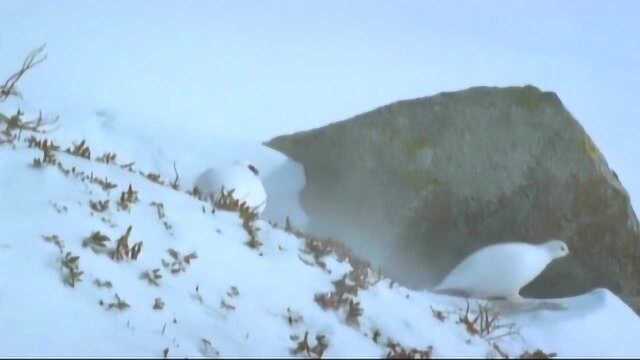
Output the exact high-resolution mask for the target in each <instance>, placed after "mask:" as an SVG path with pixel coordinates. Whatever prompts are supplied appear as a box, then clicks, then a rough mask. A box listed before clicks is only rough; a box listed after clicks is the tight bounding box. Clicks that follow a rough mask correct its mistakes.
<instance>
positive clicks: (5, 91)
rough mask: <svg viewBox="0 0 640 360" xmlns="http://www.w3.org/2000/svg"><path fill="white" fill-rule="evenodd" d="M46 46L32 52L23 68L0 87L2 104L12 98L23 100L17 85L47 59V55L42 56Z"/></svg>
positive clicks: (24, 62)
mask: <svg viewBox="0 0 640 360" xmlns="http://www.w3.org/2000/svg"><path fill="white" fill-rule="evenodd" d="M45 46H46V44H43V45H42V46H40V47H38V48H36V49H34V50H31V52H30V53H29V54H27V57H26V58H25V59H24V61H23V62H22V67H21V68H20V70H18V71H17V72H15V73H14V74H13V75H11V76H9V78H8V79H7V80H6V81H5V82H4V84H2V85H0V102H4V101H5V100H7V98H9V97H10V96H16V97H18V98H21V97H22V96H21V94H20V92H19V91H18V90H17V89H16V84H17V83H18V81H20V79H21V78H22V77H23V76H24V74H26V73H27V71H29V70H31V69H32V68H33V67H34V66H36V65H38V64H40V63H42V62H43V61H45V60H46V59H47V55H46V54H44V55H42V52H43V51H44V48H45Z"/></svg>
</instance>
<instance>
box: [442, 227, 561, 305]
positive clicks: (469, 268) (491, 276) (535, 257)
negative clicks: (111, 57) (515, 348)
mask: <svg viewBox="0 0 640 360" xmlns="http://www.w3.org/2000/svg"><path fill="white" fill-rule="evenodd" d="M567 254H569V248H568V247H567V245H566V244H565V243H564V242H563V241H560V240H551V241H547V242H545V243H542V244H537V245H533V244H528V243H523V242H511V243H502V244H495V245H490V246H487V247H484V248H482V249H480V250H478V251H476V252H474V253H473V254H471V255H469V256H468V257H467V258H465V259H464V260H463V261H462V262H461V263H460V264H458V265H457V266H456V267H455V268H454V269H453V270H452V271H451V272H450V273H449V274H448V275H447V276H446V277H445V278H444V280H443V281H442V282H441V283H440V284H439V285H438V286H436V287H435V289H434V292H436V293H442V294H449V295H457V296H465V297H472V298H479V299H492V298H505V299H508V300H511V301H520V300H522V298H521V297H520V289H522V288H523V287H524V286H525V285H527V284H528V283H530V282H531V281H532V280H533V279H535V278H536V277H537V276H538V275H540V273H542V271H543V270H544V269H545V268H546V267H547V265H549V263H550V262H551V261H553V260H554V259H557V258H561V257H563V256H566V255H567Z"/></svg>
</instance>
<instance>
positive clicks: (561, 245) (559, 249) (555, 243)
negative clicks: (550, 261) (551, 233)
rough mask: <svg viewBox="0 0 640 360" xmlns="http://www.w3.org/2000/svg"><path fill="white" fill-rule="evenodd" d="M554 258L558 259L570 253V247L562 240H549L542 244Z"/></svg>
mask: <svg viewBox="0 0 640 360" xmlns="http://www.w3.org/2000/svg"><path fill="white" fill-rule="evenodd" d="M542 247H544V248H545V249H546V250H547V252H548V253H549V254H550V255H551V257H552V258H554V259H558V258H561V257H564V256H567V255H569V247H568V246H567V244H566V243H565V242H564V241H562V240H555V239H554V240H549V241H547V242H545V243H543V244H542Z"/></svg>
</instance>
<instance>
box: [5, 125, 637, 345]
mask: <svg viewBox="0 0 640 360" xmlns="http://www.w3.org/2000/svg"><path fill="white" fill-rule="evenodd" d="M112 125H113V126H111V127H109V128H105V127H104V126H102V125H99V123H98V125H96V123H95V122H94V123H91V122H90V121H87V122H85V123H84V128H79V129H73V128H70V129H68V128H65V127H64V126H62V127H60V128H59V129H58V130H57V131H55V132H53V133H50V134H46V135H40V136H41V137H42V136H46V137H48V138H50V139H54V142H55V143H56V144H58V145H60V146H61V150H64V149H65V148H66V147H68V146H70V145H71V143H70V142H71V141H72V140H71V139H72V138H73V135H76V136H79V137H84V138H86V139H87V144H88V145H89V146H90V147H91V149H92V151H93V153H92V154H93V157H92V159H93V160H88V159H85V158H81V157H78V156H73V155H71V154H68V153H65V152H64V151H58V152H56V158H57V160H59V161H60V163H61V164H62V167H63V168H65V169H70V168H72V167H75V169H76V175H73V174H69V175H65V174H64V173H63V171H62V170H60V169H59V168H57V167H56V166H53V165H49V166H44V167H42V168H35V167H33V166H31V164H32V162H33V159H34V158H39V157H41V156H42V151H41V150H39V149H36V148H28V146H27V144H26V143H25V141H24V139H26V138H27V137H28V136H29V135H30V134H28V133H23V134H22V135H21V136H22V141H19V142H16V144H15V147H12V146H11V145H9V144H5V145H2V146H0V199H2V201H1V202H0V214H4V215H3V216H2V217H1V218H0V227H1V228H2V229H3V236H2V239H1V240H0V261H1V262H2V264H3V266H2V272H0V333H2V334H3V337H2V340H0V347H1V348H2V353H3V355H5V356H25V355H29V356H163V355H164V350H165V349H168V356H175V357H197V356H225V357H228V356H272V357H275V356H290V355H292V353H291V351H292V350H293V349H294V348H296V346H297V343H298V342H299V341H301V339H303V338H304V335H305V332H308V334H309V336H308V338H309V343H310V346H311V347H313V346H315V344H316V343H317V340H316V336H317V335H322V336H324V337H325V339H326V342H327V343H328V347H327V348H326V351H325V352H324V353H323V356H328V357H345V356H358V357H380V356H385V355H386V354H387V353H388V352H389V351H390V349H389V347H388V346H387V343H388V342H389V341H392V342H396V343H398V344H400V345H401V346H402V347H403V348H405V349H407V350H409V349H412V348H414V349H419V350H423V351H427V350H428V349H430V347H432V348H431V349H432V350H431V351H432V353H431V355H433V356H436V357H444V356H474V357H476V356H480V357H484V356H497V355H498V353H497V352H496V350H495V348H494V344H496V345H497V347H498V348H499V349H501V351H503V352H505V353H507V354H509V355H510V356H518V355H520V354H522V353H523V352H525V351H530V352H533V351H535V350H537V349H541V350H543V351H545V352H547V353H549V352H555V353H557V354H558V355H559V356H594V355H595V356H637V355H639V354H640V344H639V343H638V341H637V340H638V335H637V334H639V333H640V319H638V316H637V315H636V314H635V313H634V312H633V311H632V310H630V309H629V308H628V307H627V306H626V305H625V304H624V303H623V302H622V301H621V300H620V299H618V298H617V297H616V296H615V295H613V294H612V293H610V292H609V291H608V290H605V289H597V290H594V291H593V292H590V293H588V294H584V295H582V296H578V297H575V298H569V299H556V300H549V301H555V302H560V303H562V304H564V305H565V306H566V309H565V310H548V309H539V310H535V311H528V312H526V311H516V312H512V313H508V312H505V313H504V314H503V315H502V317H501V318H500V319H499V321H498V322H499V323H500V324H504V325H508V324H512V325H511V327H502V328H497V329H494V330H493V331H492V332H491V333H490V334H483V335H482V336H480V335H474V334H472V333H470V332H469V331H468V330H467V328H466V326H465V325H464V324H463V323H460V322H459V321H458V320H459V318H460V317H461V316H464V313H465V307H466V303H465V302H464V301H463V300H461V299H458V298H453V297H448V296H443V295H436V294H432V293H430V292H428V291H413V290H409V289H406V288H404V287H402V286H398V285H397V284H393V283H392V282H391V281H390V280H388V279H378V278H377V277H376V276H374V275H372V274H373V273H371V274H370V276H369V280H368V281H367V282H366V284H367V285H366V286H363V288H359V289H358V291H357V295H354V296H353V299H354V301H355V302H359V304H360V306H361V308H362V310H363V312H362V315H361V316H359V317H357V319H358V320H357V324H354V323H352V322H350V321H348V317H347V314H346V307H344V306H343V307H340V308H339V309H338V310H334V309H332V308H328V309H323V307H322V306H321V305H320V302H317V301H316V300H315V299H316V296H317V295H318V294H323V293H329V292H331V291H334V290H336V291H337V288H336V287H335V285H333V284H332V282H335V281H339V280H341V279H342V278H343V276H344V275H346V274H350V273H351V272H352V271H353V270H354V266H355V265H354V264H355V263H352V262H350V261H349V260H348V259H345V258H343V257H342V256H340V255H338V254H336V253H335V252H334V253H330V254H329V255H325V256H321V257H319V259H320V262H315V260H314V256H313V254H312V253H311V254H310V253H308V251H306V250H305V249H307V247H306V245H305V241H304V240H303V239H302V238H299V237H297V236H295V234H292V233H290V232H287V231H285V230H283V229H282V228H278V227H274V226H272V225H271V224H270V223H268V222H267V221H265V220H260V219H259V220H256V223H255V225H256V226H257V227H258V228H259V230H258V237H259V240H260V241H261V242H262V245H261V246H260V247H259V248H257V249H254V248H251V247H249V246H248V245H247V243H246V242H247V239H248V234H247V232H246V230H245V229H244V228H243V222H242V219H241V218H240V217H239V214H238V213H237V212H234V211H224V210H220V209H218V210H216V211H215V213H213V214H212V213H211V210H212V207H211V205H210V204H209V203H205V202H202V201H199V200H198V199H196V198H194V197H192V196H190V195H189V194H187V193H186V192H185V190H187V188H182V189H181V190H180V191H176V190H174V189H172V188H171V187H170V186H168V185H164V186H163V185H160V184H157V183H155V182H153V181H151V180H149V179H147V178H146V177H145V176H143V174H145V173H148V172H149V170H147V169H145V168H143V165H144V166H149V168H151V169H153V170H154V171H161V170H162V173H163V177H162V179H167V178H168V179H171V172H170V171H169V170H168V169H164V170H163V169H162V168H160V167H154V166H155V165H157V164H161V163H162V161H164V159H163V157H164V156H167V157H169V156H168V155H166V154H172V155H171V159H173V160H176V162H177V163H178V164H181V166H180V169H181V171H182V172H183V173H184V174H189V176H191V175H194V174H197V171H198V169H200V165H201V164H197V161H189V159H188V157H189V156H192V154H193V152H188V151H185V152H183V153H178V152H177V151H176V148H173V147H171V146H167V147H165V148H163V147H162V144H163V142H162V141H163V140H164V139H162V138H158V137H154V139H152V140H150V141H153V142H152V143H143V144H147V145H150V144H152V145H153V144H157V146H158V147H157V148H156V150H155V151H151V152H144V151H141V150H142V148H143V144H140V145H138V144H137V143H136V139H140V138H138V136H139V135H137V134H138V133H136V132H134V131H132V130H131V128H128V127H119V126H118V125H115V123H114V124H112ZM194 139H195V138H194ZM194 139H191V144H193V145H194V147H198V145H196V144H197V143H196V142H195V141H194ZM94 141H95V143H96V144H98V145H96V147H95V150H94ZM138 141H139V140H138ZM75 142H76V143H78V142H79V139H76V140H75ZM167 144H172V145H174V146H180V145H179V144H178V145H175V144H174V143H167ZM204 144H206V145H207V147H205V146H202V148H201V149H207V150H206V151H209V153H208V154H222V153H223V152H226V151H228V150H227V149H229V148H228V146H230V145H229V144H228V143H224V142H221V143H213V144H214V145H212V143H210V142H205V143H204ZM204 144H203V145H204ZM218 144H220V145H218ZM136 146H139V148H136ZM98 149H100V150H98ZM121 149H123V151H122V153H121ZM102 151H112V152H115V153H117V159H118V160H117V162H118V163H117V164H104V163H100V162H97V161H95V158H96V157H97V156H98V154H101V152H102ZM202 151H203V152H204V151H205V150H202ZM262 151H263V152H264V154H265V155H263V158H267V159H268V158H270V159H272V160H271V161H273V163H272V164H271V166H266V167H267V168H270V169H272V170H273V171H276V170H277V168H278V167H277V165H276V164H282V162H280V161H279V160H281V159H278V157H277V156H272V154H269V153H268V150H266V149H265V150H262ZM121 154H126V156H125V155H123V156H122V157H123V159H122V160H120V159H121V158H120V156H121ZM163 154H164V155H163ZM136 155H140V158H138V157H136ZM221 157H222V158H223V157H225V156H220V157H218V158H214V157H209V158H208V159H211V161H212V162H215V161H219V160H218V159H219V158H221ZM256 158H260V157H259V156H257V157H256ZM139 159H141V160H139ZM160 159H162V160H160ZM273 159H275V160H273ZM130 161H136V165H135V166H134V171H128V170H127V169H124V168H122V167H120V166H118V164H124V163H128V162H130ZM138 164H139V165H138ZM265 164H267V161H265ZM267 165H269V164H267ZM139 171H142V174H141V173H139ZM78 172H84V173H85V174H87V175H88V174H93V176H94V177H97V178H101V179H104V178H107V179H108V180H109V181H110V182H112V183H114V184H116V185H117V188H114V189H111V190H103V188H101V187H100V186H98V185H97V184H94V183H91V182H90V181H89V180H87V179H85V180H84V181H83V180H82V176H80V175H78V174H79V173H78ZM165 175H166V176H165ZM265 176H269V175H268V174H267V175H265ZM187 177H188V176H187V175H185V176H184V178H185V179H186V178H187ZM186 183H187V184H188V183H189V181H186ZM129 185H131V187H132V189H134V190H135V191H137V196H138V201H137V202H135V203H133V204H131V205H130V207H129V208H128V209H122V208H119V207H118V206H117V202H118V200H119V199H120V194H121V193H122V192H123V191H126V190H127V189H128V187H129ZM107 199H108V200H110V205H109V209H108V210H106V211H105V212H103V213H98V212H96V211H94V210H92V209H91V208H90V206H89V202H90V201H98V200H101V201H102V200H107ZM152 203H154V204H156V205H155V206H152ZM158 203H161V204H162V205H163V210H164V215H163V218H162V219H161V218H160V215H159V211H158V208H157V204H158ZM163 222H166V224H168V225H166V224H165V223H163ZM129 226H132V231H131V237H130V239H129V244H130V245H131V246H132V245H133V244H135V243H137V242H139V241H142V242H143V246H142V251H141V253H140V255H139V257H138V258H137V259H136V260H122V261H119V262H118V261H115V260H113V259H111V258H110V257H109V256H108V255H107V254H100V253H95V252H94V251H93V250H91V248H89V247H83V240H84V239H85V238H87V237H88V236H89V235H91V234H92V233H93V232H95V231H100V232H101V233H102V234H104V235H107V236H109V238H110V239H111V242H110V243H109V244H108V246H109V247H114V246H115V242H116V239H118V238H119V237H120V236H121V235H123V234H124V233H125V232H126V230H127V228H128V227H129ZM51 235H57V236H58V237H59V239H61V240H62V241H63V244H64V250H63V252H62V253H61V252H60V250H59V249H58V247H57V246H56V245H55V244H53V243H51V242H47V241H45V240H44V239H43V236H51ZM168 249H174V250H176V251H177V252H179V254H180V255H179V256H185V255H187V254H190V253H192V252H195V253H196V254H197V258H196V259H193V260H191V262H190V264H187V265H185V268H184V271H182V272H179V273H177V274H172V273H171V271H170V270H169V269H168V268H165V267H164V266H163V264H162V261H163V260H165V261H169V262H171V261H172V259H171V256H170V255H169V253H168ZM66 252H71V253H72V255H77V256H79V270H80V271H83V272H84V273H83V274H82V276H81V281H80V282H78V283H76V284H75V286H74V287H71V286H70V285H68V284H65V283H64V282H63V279H64V278H63V272H62V270H61V258H62V256H63V255H64V254H66ZM321 263H322V264H324V268H323V267H322V266H321V265H319V264H321ZM153 269H159V271H158V273H159V274H161V276H162V278H160V279H159V280H158V284H159V286H154V285H152V284H151V283H150V282H148V281H147V280H145V279H142V278H141V274H142V273H143V272H145V271H147V270H149V271H152V270H153ZM96 280H99V281H102V282H104V281H110V282H111V283H112V288H104V287H99V286H97V285H96V284H95V281H96ZM347 281H348V283H349V284H352V283H350V282H349V280H347ZM352 285H353V284H352ZM233 289H236V290H237V291H234V290H233ZM116 294H117V295H118V296H119V297H120V298H121V299H123V300H124V301H125V302H126V303H128V304H129V306H130V307H128V308H126V309H124V310H118V309H115V308H112V309H108V306H109V304H111V303H114V302H115V299H116V297H115V296H116ZM345 296H351V295H345ZM156 298H161V299H162V301H163V302H164V304H165V305H164V308H163V309H162V310H154V309H153V305H154V301H155V299H156ZM101 302H102V305H101ZM476 307H477V305H476V304H475V302H472V303H471V310H472V314H471V315H470V317H471V318H473V311H475V309H476ZM436 314H441V315H442V318H440V317H439V316H436ZM289 318H291V319H294V320H292V321H289V320H288V319H289ZM376 332H378V333H379V334H378V335H374V334H375V333H376ZM511 333H512V334H511ZM510 334H511V335H510ZM292 336H297V339H295V340H292V338H291V337H292ZM374 337H375V338H376V341H377V342H376V341H374ZM493 337H496V339H493ZM203 339H204V340H203ZM312 355H313V354H312ZM298 356H304V354H298Z"/></svg>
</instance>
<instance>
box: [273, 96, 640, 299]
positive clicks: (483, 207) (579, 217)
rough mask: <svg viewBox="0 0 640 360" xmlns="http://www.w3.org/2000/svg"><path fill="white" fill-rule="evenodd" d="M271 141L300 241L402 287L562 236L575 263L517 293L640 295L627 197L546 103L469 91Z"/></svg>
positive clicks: (637, 248)
mask: <svg viewBox="0 0 640 360" xmlns="http://www.w3.org/2000/svg"><path fill="white" fill-rule="evenodd" d="M266 145H267V146H269V147H271V148H273V149H276V150H279V151H281V152H282V153H284V154H286V155H287V156H289V157H290V158H292V159H293V160H295V161H297V162H299V163H301V164H302V165H303V166H304V169H305V176H306V181H307V183H306V186H305V188H304V190H303V192H302V194H301V202H302V204H303V207H304V209H305V211H306V212H307V214H308V215H309V217H310V224H309V228H308V230H309V231H312V232H316V233H319V234H320V235H326V236H331V237H336V238H339V239H342V240H344V241H346V242H347V243H349V244H350V245H351V246H352V247H354V248H355V249H354V250H356V252H359V253H360V254H363V255H366V256H368V257H369V258H370V259H372V260H373V262H374V263H378V264H380V265H381V266H382V268H383V270H384V271H385V272H386V273H387V275H389V276H391V277H395V278H396V279H398V280H399V281H401V282H404V283H405V284H407V285H409V286H413V287H429V286H431V285H433V284H434V283H436V282H437V281H439V280H440V279H441V278H442V277H443V276H444V275H445V273H446V272H448V271H449V270H450V269H451V268H452V267H453V266H454V265H455V264H456V263H457V262H458V261H460V260H461V259H462V258H463V257H464V256H466V255H467V254H469V253H470V252H472V251H474V250H476V249H478V248H480V247H482V246H484V245H487V244H491V243H496V242H504V241H512V240H516V241H529V242H540V241H543V240H546V239H548V238H561V239H564V240H566V241H567V242H568V244H569V247H570V249H571V255H570V256H569V257H567V258H564V259H561V260H559V261H557V262H555V263H553V264H552V265H551V266H550V267H549V268H548V269H547V271H546V272H545V273H543V275H542V276H541V277H539V278H538V279H537V280H536V281H534V282H533V283H532V284H531V285H530V286H528V287H527V288H525V289H524V291H523V294H524V295H529V296H531V295H536V296H566V295H572V294H576V293H581V292H584V291H587V290H589V289H592V288H594V287H607V288H609V289H611V290H612V291H615V292H617V293H622V294H624V295H629V296H632V295H638V294H640V291H639V290H640V281H639V280H640V276H639V275H640V235H639V230H638V221H637V219H636V216H635V214H634V212H633V209H632V208H631V205H630V201H629V196H628V194H627V192H626V191H625V189H624V188H623V187H622V185H621V184H620V182H619V181H618V178H617V176H616V175H615V173H614V172H612V171H611V170H610V169H609V167H608V165H607V162H606V160H605V159H604V157H603V156H602V154H601V153H600V151H599V150H598V148H597V147H596V146H595V145H594V143H593V142H592V140H591V139H590V138H589V136H588V135H587V134H586V133H585V131H584V129H583V128H582V127H581V126H580V124H579V123H578V122H577V121H576V120H575V119H574V118H573V117H572V116H571V114H570V113H569V112H568V111H567V110H566V109H565V107H564V106H563V105H562V103H561V101H560V99H559V98H558V96H557V95H556V94H555V93H552V92H542V91H540V90H539V89H537V88H535V87H533V86H525V87H509V88H494V87H474V88H470V89H467V90H464V91H458V92H450V93H441V94H438V95H435V96H430V97H425V98H420V99H415V100H408V101H400V102H397V103H393V104H390V105H387V106H383V107H381V108H378V109H375V110H373V111H370V112H367V113H364V114H361V115H358V116H355V117H353V118H351V119H348V120H345V121H341V122H338V123H334V124H331V125H328V126H325V127H322V128H318V129H314V130H310V131H304V132H300V133H296V134H292V135H286V136H279V137H276V138H274V139H272V140H271V141H269V142H268V143H266ZM488 281H489V280H488Z"/></svg>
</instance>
